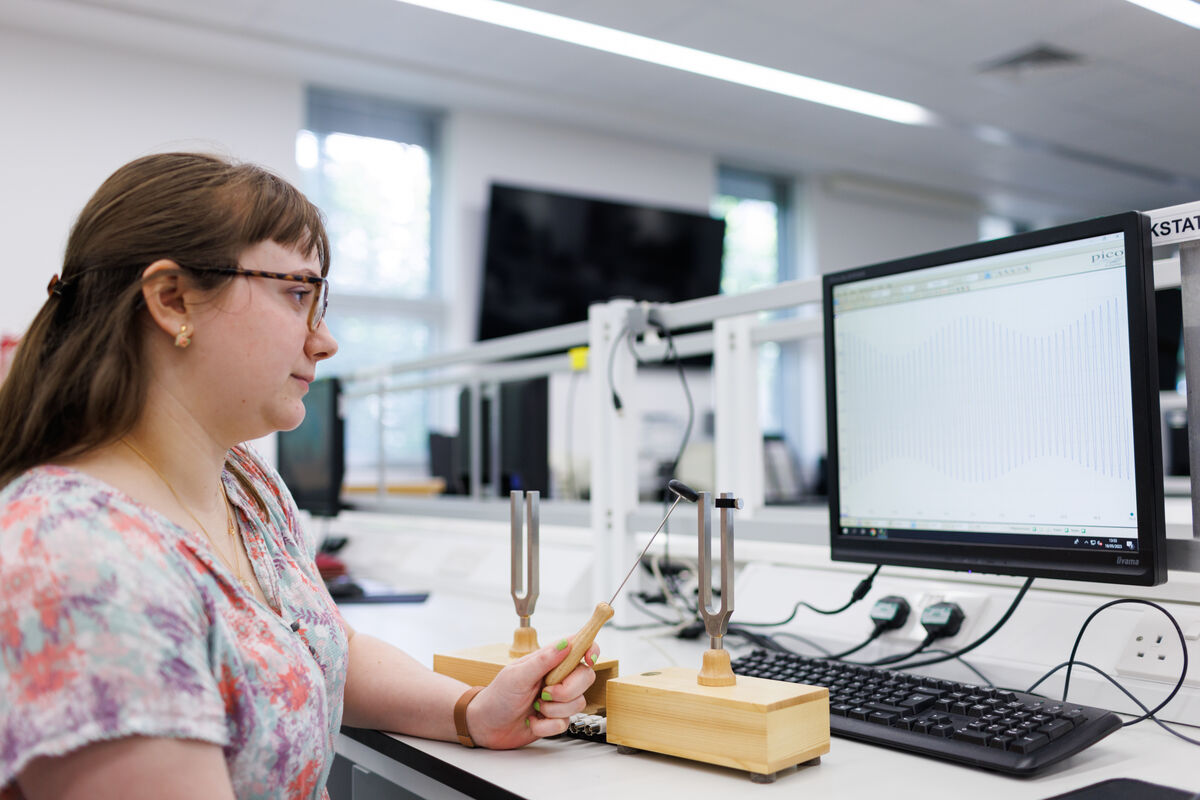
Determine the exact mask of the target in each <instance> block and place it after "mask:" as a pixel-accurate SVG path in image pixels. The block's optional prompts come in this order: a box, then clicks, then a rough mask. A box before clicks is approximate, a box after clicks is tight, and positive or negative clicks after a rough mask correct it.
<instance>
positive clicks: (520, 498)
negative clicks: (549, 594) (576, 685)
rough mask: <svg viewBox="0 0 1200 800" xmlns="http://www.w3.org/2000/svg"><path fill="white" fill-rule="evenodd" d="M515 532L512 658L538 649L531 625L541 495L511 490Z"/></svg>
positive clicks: (535, 589) (513, 535)
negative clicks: (515, 626)
mask: <svg viewBox="0 0 1200 800" xmlns="http://www.w3.org/2000/svg"><path fill="white" fill-rule="evenodd" d="M509 505H510V509H509V510H510V516H511V523H512V532H511V539H510V542H511V544H510V554H511V562H512V572H511V590H512V599H513V604H514V605H515V606H516V608H517V618H518V620H519V624H518V627H517V629H516V630H515V631H513V641H512V646H511V647H509V648H508V655H509V657H511V658H520V657H521V656H523V655H526V654H527V653H532V652H533V651H534V650H537V649H538V638H537V630H536V629H534V628H533V626H531V625H530V624H529V618H530V617H531V616H533V608H534V606H535V605H537V599H538V551H539V550H540V549H541V548H540V543H539V528H540V527H541V510H540V506H541V492H529V493H525V492H522V491H516V490H515V491H512V492H510V493H509Z"/></svg>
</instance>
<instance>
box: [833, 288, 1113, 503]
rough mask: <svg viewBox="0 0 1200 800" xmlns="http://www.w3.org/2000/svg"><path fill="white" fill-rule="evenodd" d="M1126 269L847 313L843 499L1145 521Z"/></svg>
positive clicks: (842, 352)
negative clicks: (1055, 285) (1139, 492)
mask: <svg viewBox="0 0 1200 800" xmlns="http://www.w3.org/2000/svg"><path fill="white" fill-rule="evenodd" d="M1122 280H1123V276H1122V274H1121V273H1120V271H1119V270H1113V271H1111V272H1091V273H1087V274H1084V275H1080V276H1077V277H1076V278H1072V279H1070V280H1069V281H1068V282H1067V283H1066V284H1065V285H1064V286H1063V287H1061V288H1063V289H1065V290H1064V291H1056V292H1054V293H1053V294H1052V295H1051V294H1049V293H1047V292H1045V291H1044V287H1042V285H1041V283H1040V282H1037V281H1033V282H1029V283H1021V284H1017V285H1011V286H1003V287H998V288H992V289H987V290H983V291H974V292H969V293H967V294H965V295H964V294H955V295H953V296H948V297H930V298H927V299H922V300H917V301H913V302H906V303H897V304H895V305H891V306H876V307H872V308H869V309H863V310H855V311H848V312H845V313H842V314H840V315H839V316H838V318H837V324H836V328H835V337H836V338H835V347H836V348H837V368H836V398H837V403H838V408H837V414H838V416H837V436H838V440H839V443H838V450H839V463H838V480H839V487H840V492H841V495H842V511H843V513H844V514H846V513H848V514H851V515H854V516H859V517H890V516H898V517H901V516H902V517H905V518H908V519H911V520H913V524H914V525H917V524H920V521H922V520H927V521H930V522H936V521H938V520H966V521H970V520H977V521H979V522H987V523H1005V522H1011V523H1013V524H1028V523H1030V522H1039V523H1047V524H1051V523H1053V522H1055V521H1063V522H1070V523H1072V524H1086V523H1090V524H1096V525H1102V524H1103V525H1119V526H1129V525H1130V524H1131V523H1136V496H1135V490H1134V481H1133V464H1134V452H1133V420H1132V413H1131V410H1130V409H1131V398H1130V391H1131V389H1130V375H1129V349H1128V347H1129V346H1128V336H1127V335H1126V329H1127V327H1128V324H1129V321H1128V312H1127V308H1126V303H1125V294H1124V285H1123V283H1122ZM1064 304H1065V306H1064ZM1064 498H1070V501H1069V502H1064Z"/></svg>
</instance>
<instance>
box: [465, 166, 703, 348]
mask: <svg viewBox="0 0 1200 800" xmlns="http://www.w3.org/2000/svg"><path fill="white" fill-rule="evenodd" d="M724 240H725V222H724V221H723V220H719V219H713V218H712V217H709V216H708V215H706V214H696V213H691V212H686V211H676V210H671V209H665V208H654V207H650V206H643V205H634V204H627V203H618V202H613V201H609V200H600V199H596V198H589V197H581V196H577V195H570V194H562V193H557V192H546V191H541V190H537V189H528V188H521V187H516V186H504V185H498V184H493V185H492V188H491V199H490V202H489V205H488V222H487V242H486V245H485V248H484V269H483V295H482V299H481V301H480V318H479V339H481V340H482V339H492V338H495V337H498V336H509V335H512V334H516V333H525V332H527V331H534V330H540V329H542V328H548V327H553V326H556V325H566V324H569V323H572V322H582V321H584V320H586V319H587V313H588V306H589V305H591V304H593V303H602V302H605V301H607V300H611V299H612V298H615V297H628V298H632V299H634V300H646V301H649V302H658V303H674V302H678V301H680V300H691V299H694V298H697V297H708V296H710V295H714V294H717V293H718V292H719V291H720V288H721V257H722V254H723V252H724Z"/></svg>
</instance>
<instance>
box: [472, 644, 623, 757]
mask: <svg viewBox="0 0 1200 800" xmlns="http://www.w3.org/2000/svg"><path fill="white" fill-rule="evenodd" d="M569 649H570V640H569V639H563V640H561V641H560V642H558V643H557V644H553V645H547V646H546V647H543V648H542V649H541V650H537V651H535V652H533V653H530V654H529V655H527V656H524V657H523V658H521V659H519V660H517V661H514V662H513V663H511V664H509V665H508V666H507V667H505V668H504V669H502V670H500V673H499V674H498V675H497V676H496V677H495V679H494V680H493V681H492V682H491V683H490V684H488V686H487V688H486V689H484V690H483V691H482V692H480V693H479V694H478V695H477V696H476V697H475V699H474V700H472V701H471V704H470V705H469V706H467V730H468V731H470V733H471V738H472V739H473V740H474V741H475V744H477V745H479V746H480V747H489V748H491V749H493V750H508V749H512V748H514V747H521V746H523V745H527V744H529V743H530V742H532V741H534V740H535V739H540V738H541V737H543V736H555V735H557V734H560V733H563V732H564V731H566V729H567V721H568V720H569V719H570V717H571V715H572V714H577V713H579V712H580V711H582V710H583V707H584V705H585V701H584V699H583V693H584V692H585V691H587V688H588V687H589V686H591V685H592V682H593V681H595V680H596V673H595V672H593V671H592V669H591V666H594V665H595V663H596V659H597V658H599V656H600V648H599V647H597V646H596V644H595V643H594V642H593V643H592V646H591V647H589V648H588V651H587V653H585V654H584V661H583V663H581V664H580V665H579V666H577V667H575V669H573V670H571V672H570V674H568V675H567V677H566V678H564V679H563V681H562V683H559V684H557V685H555V686H544V685H543V681H544V680H545V677H546V674H547V673H548V672H550V670H552V669H554V668H555V667H557V666H558V665H559V663H560V662H561V661H562V660H563V659H564V658H566V656H567V651H568V650H569ZM589 665H591V666H589Z"/></svg>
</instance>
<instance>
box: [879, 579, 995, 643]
mask: <svg viewBox="0 0 1200 800" xmlns="http://www.w3.org/2000/svg"><path fill="white" fill-rule="evenodd" d="M907 599H908V601H909V603H910V604H911V605H912V613H911V614H909V616H908V623H907V624H905V626H904V627H903V628H900V629H898V630H895V631H889V632H888V633H885V634H884V635H883V637H882V638H883V639H884V640H891V641H905V642H909V641H910V642H912V643H913V644H919V643H920V642H921V641H922V640H923V639H924V638H925V635H926V631H925V629H924V628H923V627H921V622H920V620H921V614H922V612H924V611H925V609H927V608H929V607H930V606H931V605H934V604H935V603H957V604H958V606H959V608H961V609H962V610H963V616H964V619H963V624H962V627H961V628H960V629H959V631H958V633H956V634H954V635H953V636H948V637H946V638H945V639H938V640H937V643H936V644H934V645H932V646H933V647H936V648H939V649H947V650H952V649H954V648H955V647H957V646H961V645H963V644H966V643H967V642H970V641H972V640H973V639H974V638H975V634H974V633H973V631H975V630H977V629H978V626H979V623H980V621H981V620H982V618H983V611H984V609H985V608H987V605H988V596H987V595H986V594H982V593H979V592H936V593H928V592H927V593H922V594H919V595H916V596H915V597H911V596H910V597H909V598H907Z"/></svg>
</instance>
